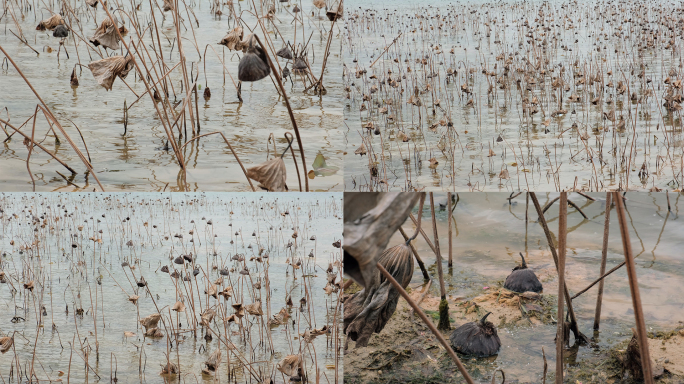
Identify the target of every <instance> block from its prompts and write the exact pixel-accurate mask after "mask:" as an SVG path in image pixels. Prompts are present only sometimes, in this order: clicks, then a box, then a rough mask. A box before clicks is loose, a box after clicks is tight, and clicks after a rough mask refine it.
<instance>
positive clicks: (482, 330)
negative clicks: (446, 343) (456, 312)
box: [449, 312, 501, 357]
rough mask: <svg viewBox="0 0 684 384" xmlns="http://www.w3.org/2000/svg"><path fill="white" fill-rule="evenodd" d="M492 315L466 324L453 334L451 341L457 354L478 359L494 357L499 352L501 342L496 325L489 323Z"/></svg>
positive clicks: (450, 337)
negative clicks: (488, 318) (488, 319)
mask: <svg viewBox="0 0 684 384" xmlns="http://www.w3.org/2000/svg"><path fill="white" fill-rule="evenodd" d="M490 314H491V312H489V313H487V314H486V315H484V316H482V319H480V321H471V322H470V323H465V324H463V325H461V326H460V327H458V328H456V329H455V330H454V332H452V333H451V336H449V340H450V341H451V346H452V347H453V348H454V350H455V351H456V352H459V353H462V354H464V355H472V356H477V357H486V356H492V355H496V354H497V353H498V352H499V348H501V340H499V335H497V333H496V327H495V326H494V324H492V323H491V322H490V321H487V316H489V315H490Z"/></svg>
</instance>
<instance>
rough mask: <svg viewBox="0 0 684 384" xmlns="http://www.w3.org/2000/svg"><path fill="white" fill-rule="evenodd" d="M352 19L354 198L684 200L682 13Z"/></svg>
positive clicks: (567, 4)
mask: <svg viewBox="0 0 684 384" xmlns="http://www.w3.org/2000/svg"><path fill="white" fill-rule="evenodd" d="M346 5H347V7H348V9H349V15H348V18H347V20H346V24H345V27H346V29H345V32H346V33H345V35H344V38H343V46H344V47H343V50H344V52H345V55H344V65H345V67H344V68H345V72H344V87H345V95H346V97H347V103H346V105H345V114H344V117H345V123H346V125H347V128H348V131H347V133H346V136H347V140H348V145H347V154H346V156H345V167H346V170H347V171H346V172H345V190H355V191H367V190H374V191H385V190H393V191H398V190H406V191H412V190H421V189H422V188H426V189H427V190H434V191H439V190H442V191H446V190H451V191H510V190H520V189H524V190H536V191H560V190H567V189H569V188H578V189H585V190H591V191H602V190H607V189H615V188H622V189H636V190H650V189H658V188H659V189H664V188H668V189H679V188H681V184H682V176H683V175H682V151H681V142H682V129H681V128H682V126H681V118H680V112H679V109H680V105H679V104H680V103H679V100H680V98H679V96H677V95H680V94H681V92H680V85H679V82H678V81H679V79H681V78H682V75H681V72H682V64H681V57H680V56H681V51H680V49H679V45H680V44H681V38H682V37H681V36H682V35H681V33H680V32H681V31H680V29H679V28H677V27H674V25H675V24H676V23H678V21H677V20H678V17H679V16H678V15H680V14H681V10H680V9H679V4H678V3H676V2H628V3H619V4H618V3H614V2H606V1H585V0H582V1H543V2H542V1H524V2H520V1H509V2H484V1H475V2H448V3H444V4H442V3H440V6H439V7H437V6H434V4H430V3H429V2H425V1H399V2H387V1H385V2H373V3H372V4H368V3H367V2H363V1H358V0H352V1H348V2H347V4H346ZM673 44H674V45H673ZM673 100H674V101H673ZM666 102H668V103H669V104H668V106H667V107H666V106H665V105H664V104H665V103H666ZM362 145H363V147H364V148H363V149H362V150H359V148H361V146H362ZM357 150H359V152H360V153H362V152H364V150H365V152H366V154H365V155H361V154H356V152H357ZM431 160H432V161H431Z"/></svg>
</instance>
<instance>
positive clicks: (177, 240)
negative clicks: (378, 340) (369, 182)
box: [0, 193, 342, 383]
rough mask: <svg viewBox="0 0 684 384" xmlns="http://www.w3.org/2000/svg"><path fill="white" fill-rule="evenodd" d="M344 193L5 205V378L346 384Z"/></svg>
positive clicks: (0, 332)
mask: <svg viewBox="0 0 684 384" xmlns="http://www.w3.org/2000/svg"><path fill="white" fill-rule="evenodd" d="M341 203H342V202H341V199H340V197H339V196H338V197H335V196H331V195H330V194H327V193H326V194H321V193H313V194H307V195H301V196H300V197H298V198H294V197H291V195H286V194H276V195H266V194H263V195H261V194H260V195H256V194H239V193H235V194H230V195H228V194H212V193H206V194H171V193H165V194H160V193H147V194H142V193H141V194H135V193H133V194H132V193H127V194H119V193H112V194H61V193H47V194H35V193H5V194H2V195H1V196H0V225H1V226H2V235H0V236H1V237H0V298H1V299H0V381H2V382H3V383H28V382H48V381H51V382H66V383H69V382H72V383H87V382H120V383H136V382H141V383H161V382H175V383H186V382H187V383H199V382H201V383H290V382H293V381H298V382H316V383H339V382H341V380H342V357H341V356H342V354H341V352H342V351H341V346H342V338H341V334H340V332H339V327H338V326H337V324H339V323H340V321H339V319H340V317H341V312H342V306H341V302H340V300H339V296H340V295H341V289H340V283H341V273H342V272H341V269H342V268H341V261H340V260H341V256H340V248H339V247H340V238H341V228H342V221H341V219H340V217H341Z"/></svg>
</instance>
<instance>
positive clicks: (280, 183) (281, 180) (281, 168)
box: [247, 157, 288, 192]
mask: <svg viewBox="0 0 684 384" xmlns="http://www.w3.org/2000/svg"><path fill="white" fill-rule="evenodd" d="M247 177H249V178H250V179H252V180H256V181H257V182H259V184H260V185H259V186H260V187H262V188H264V189H266V190H268V191H269V192H284V191H287V190H288V189H287V184H285V182H286V179H287V171H286V169H285V161H283V159H282V158H280V157H276V158H273V159H271V160H268V161H266V162H264V163H261V164H259V165H257V166H255V167H252V168H248V169H247Z"/></svg>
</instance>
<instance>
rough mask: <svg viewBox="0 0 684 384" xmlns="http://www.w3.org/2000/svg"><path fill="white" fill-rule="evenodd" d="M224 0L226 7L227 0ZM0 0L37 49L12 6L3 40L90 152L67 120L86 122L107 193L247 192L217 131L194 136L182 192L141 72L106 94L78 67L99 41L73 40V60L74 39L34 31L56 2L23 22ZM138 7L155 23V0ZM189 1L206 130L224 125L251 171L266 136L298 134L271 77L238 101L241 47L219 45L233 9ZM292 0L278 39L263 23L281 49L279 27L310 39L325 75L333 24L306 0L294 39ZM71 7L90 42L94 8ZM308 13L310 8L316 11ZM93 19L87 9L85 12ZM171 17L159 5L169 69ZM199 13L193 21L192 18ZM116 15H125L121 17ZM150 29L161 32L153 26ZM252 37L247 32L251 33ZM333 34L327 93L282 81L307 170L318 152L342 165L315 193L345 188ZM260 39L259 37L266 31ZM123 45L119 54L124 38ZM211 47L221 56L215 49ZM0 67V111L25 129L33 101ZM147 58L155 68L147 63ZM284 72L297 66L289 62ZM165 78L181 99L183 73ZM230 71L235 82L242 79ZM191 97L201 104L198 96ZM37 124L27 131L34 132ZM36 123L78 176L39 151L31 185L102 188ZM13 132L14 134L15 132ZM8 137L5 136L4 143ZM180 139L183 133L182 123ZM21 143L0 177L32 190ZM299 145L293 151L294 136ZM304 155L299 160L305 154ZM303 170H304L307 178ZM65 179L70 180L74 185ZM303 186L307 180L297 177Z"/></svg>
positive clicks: (193, 67)
mask: <svg viewBox="0 0 684 384" xmlns="http://www.w3.org/2000/svg"><path fill="white" fill-rule="evenodd" d="M160 3H161V2H160ZM220 3H221V4H224V3H225V4H227V3H226V2H220ZM234 3H235V10H236V12H237V13H241V12H242V17H243V20H244V21H245V23H246V24H247V25H248V26H249V27H250V28H254V27H255V26H257V22H256V19H255V18H254V17H253V16H252V14H251V13H250V12H251V10H250V9H251V8H252V5H251V4H252V2H251V1H235V2H234ZM2 4H3V10H4V9H10V10H11V11H12V12H14V14H15V15H16V17H17V20H18V21H19V25H20V26H21V29H22V30H23V33H24V35H25V36H26V38H27V40H28V41H29V43H30V45H31V46H32V47H33V48H34V49H36V50H37V51H39V52H40V54H39V55H36V53H34V52H33V51H32V50H31V49H30V48H29V47H27V46H26V45H24V44H23V43H21V42H20V41H19V39H17V38H16V37H15V36H14V35H12V33H11V32H10V31H13V32H15V33H17V27H16V25H15V23H14V21H13V19H12V18H11V17H10V16H9V15H10V14H9V13H8V14H7V15H5V17H3V18H1V19H0V31H1V32H0V45H2V47H3V48H4V49H5V50H6V51H7V52H8V53H9V55H10V56H11V57H12V58H13V59H14V60H15V61H16V62H17V65H18V66H19V68H20V69H21V70H22V71H23V73H24V75H25V76H26V77H27V79H28V80H29V81H30V82H31V84H32V85H33V87H34V88H35V89H36V91H37V92H38V94H39V95H40V96H41V97H42V98H43V100H44V101H45V102H46V104H47V105H48V106H49V107H50V108H51V109H52V111H53V113H54V114H55V115H56V117H57V119H58V120H59V121H60V123H61V124H62V125H63V126H64V127H65V129H66V130H67V132H68V134H69V135H70V136H71V138H72V139H73V140H74V141H75V142H76V143H77V144H78V147H79V148H80V149H81V151H83V152H84V153H85V152H86V151H85V147H84V146H83V143H82V142H81V139H80V136H79V134H78V132H77V131H76V129H75V128H74V127H73V125H72V123H71V122H70V121H69V120H67V119H70V120H71V121H73V123H75V124H76V125H77V126H78V127H79V128H80V130H81V133H82V134H83V139H84V141H85V143H86V144H87V147H88V151H89V153H90V157H91V161H92V164H93V167H94V169H95V172H96V174H97V177H98V178H99V179H100V181H101V182H102V184H103V186H104V188H105V189H106V190H107V191H113V190H129V191H130V190H138V191H179V190H187V191H214V190H215V191H248V190H249V185H248V184H247V181H246V179H245V176H244V175H243V173H242V171H241V169H240V167H239V165H238V164H237V162H236V160H235V158H234V157H233V155H232V153H231V151H230V149H229V148H228V146H227V145H226V144H225V142H224V141H223V140H222V139H220V136H217V135H213V136H209V137H205V138H202V139H200V140H199V142H197V141H194V142H192V143H191V144H188V146H187V147H186V148H185V150H184V152H185V160H186V163H187V165H188V167H187V168H188V171H187V188H186V187H184V186H183V183H182V182H181V181H179V179H180V175H179V173H180V167H179V165H178V163H177V162H176V160H175V156H174V153H173V150H170V151H166V150H163V147H164V146H165V144H166V142H167V135H166V133H165V131H164V128H163V126H162V124H161V122H160V120H159V118H158V117H157V114H156V112H155V109H154V106H153V105H152V101H151V99H150V97H149V96H147V95H145V96H144V97H142V98H141V100H140V101H138V102H137V103H136V104H135V105H133V103H134V102H135V101H136V99H137V96H136V95H135V94H137V95H143V93H144V92H145V85H144V84H143V82H142V81H140V78H139V77H138V76H136V75H135V74H134V73H129V75H128V77H127V78H126V82H127V84H128V85H130V87H131V88H132V89H133V92H135V94H134V93H133V92H132V91H131V90H129V88H128V87H127V86H126V85H125V84H124V83H123V82H122V81H121V79H116V80H115V82H114V86H113V89H112V91H109V92H108V91H106V90H105V89H104V88H103V87H101V86H100V85H98V84H97V81H95V79H94V78H93V76H92V74H91V73H90V71H89V70H88V69H87V68H85V67H84V68H83V69H82V70H81V69H80V67H78V66H77V64H78V63H81V64H83V65H87V64H88V63H89V62H90V61H91V60H98V59H100V58H101V57H100V54H102V55H105V54H106V53H105V50H104V49H102V47H99V49H98V51H97V52H95V51H93V50H91V49H88V48H87V47H86V45H85V43H83V42H82V41H80V40H78V38H76V41H77V43H78V55H77V53H76V49H75V48H74V38H73V37H72V35H70V36H69V38H68V39H66V41H65V43H64V47H62V51H61V53H60V54H59V55H58V48H59V39H58V38H54V37H52V33H51V32H49V31H47V32H40V31H36V30H35V26H36V25H37V24H38V22H39V21H41V20H42V19H44V18H47V17H49V15H50V14H49V12H48V11H47V10H46V8H45V7H47V6H50V7H52V9H59V6H58V5H57V3H54V2H48V3H41V5H40V6H38V5H37V4H36V7H38V8H32V9H31V10H24V12H23V15H24V17H23V18H22V16H21V13H22V12H21V7H20V6H19V5H18V4H17V3H16V2H14V1H9V0H7V1H3V3H2ZM137 4H138V3H136V5H137ZM140 4H142V6H141V10H140V11H138V12H137V17H138V18H139V19H140V21H141V24H142V25H143V26H144V27H145V28H146V27H147V23H148V21H150V22H151V16H150V12H149V9H150V8H149V7H150V3H149V2H145V1H143V2H141V3H140ZM181 4H182V2H181ZM187 4H188V7H189V8H190V9H191V11H192V12H193V13H194V15H192V13H191V14H190V15H188V14H186V12H185V9H183V10H182V12H181V17H183V19H184V20H185V24H184V28H182V34H181V36H182V39H183V40H182V43H183V50H184V52H185V57H186V62H187V68H188V73H189V74H190V72H191V71H192V76H193V77H196V79H197V83H198V84H199V85H200V86H201V89H200V90H199V103H198V105H199V121H200V133H209V132H214V131H219V132H223V133H224V134H225V135H226V137H227V139H228V140H229V141H230V142H231V145H232V146H233V148H234V149H235V150H236V152H237V153H238V156H239V157H240V160H241V161H242V162H243V163H244V165H245V167H250V166H254V165H257V164H259V163H261V162H263V161H266V160H267V141H268V139H269V135H271V134H273V135H274V136H275V139H276V141H277V151H278V152H279V153H281V152H282V151H283V150H284V149H285V147H286V144H287V142H286V140H285V138H284V137H283V134H284V133H285V132H288V131H289V132H292V133H293V134H294V131H293V128H292V124H291V122H290V119H289V115H288V111H287V108H286V106H285V103H284V101H283V99H281V98H280V99H279V98H278V92H277V91H276V89H275V88H274V83H273V82H272V81H271V80H269V79H268V78H266V79H264V80H262V81H259V82H256V83H243V84H242V98H243V100H244V102H243V103H239V102H238V98H237V92H236V86H235V85H234V84H235V83H237V81H238V80H237V66H238V62H239V58H240V57H241V56H242V53H239V55H238V54H235V52H234V51H229V50H228V49H225V52H223V48H224V47H223V46H221V45H219V44H218V42H219V41H221V39H222V38H223V37H224V36H225V35H226V33H227V32H228V31H230V30H231V29H232V28H233V27H234V26H235V21H234V20H233V19H232V18H229V17H227V16H228V15H229V14H230V12H229V8H228V6H227V5H225V4H224V5H222V8H221V9H222V10H223V13H224V14H223V15H222V16H221V17H215V16H214V15H213V14H212V12H211V2H209V1H192V2H187ZM293 4H294V3H286V4H284V3H280V2H276V5H277V11H276V18H277V19H276V20H275V22H274V25H275V27H276V28H277V30H278V31H280V32H279V34H278V36H277V37H276V36H274V33H273V31H274V27H273V26H272V25H271V24H269V23H267V26H266V27H267V29H268V30H269V33H270V37H271V39H273V44H274V45H275V47H276V49H280V48H281V46H282V45H283V44H284V43H283V41H282V37H281V35H280V33H282V36H285V39H287V40H288V41H290V43H296V44H301V42H302V40H303V39H304V37H305V38H306V39H307V40H308V39H309V38H310V40H309V61H310V63H311V67H312V68H313V71H314V74H315V76H316V78H318V77H319V75H320V69H321V66H322V58H323V53H324V51H325V46H326V42H327V38H328V31H329V30H330V25H331V23H330V22H329V21H328V19H327V18H326V17H325V9H323V10H321V11H319V10H318V9H317V8H315V7H314V6H313V5H312V4H311V2H302V3H298V4H299V7H300V8H301V9H302V13H300V15H303V18H304V29H302V26H301V24H299V25H298V26H297V31H296V32H297V34H296V38H295V27H294V25H295V24H294V23H292V21H293V18H294V17H293V16H292V15H293V14H292V13H291V12H292V8H293ZM71 5H72V7H74V10H75V13H76V14H77V15H78V17H79V20H80V23H81V26H82V29H83V34H84V35H85V36H84V38H86V39H87V38H89V37H90V36H91V34H92V33H93V32H94V30H95V28H96V24H95V22H94V21H93V18H92V12H93V11H92V8H90V7H87V6H86V5H85V2H81V1H79V2H72V4H71ZM257 6H258V3H257ZM121 7H122V8H123V9H124V10H126V11H127V12H129V13H131V8H132V6H131V4H130V3H125V2H123V3H122V5H121ZM155 9H156V6H155ZM8 12H9V11H8ZM312 12H313V13H314V15H313V16H312ZM87 15H91V16H89V17H88V16H87ZM164 16H165V17H166V19H165V20H164V19H163V16H162V14H161V12H160V10H159V9H156V12H155V18H156V22H157V23H158V25H159V33H160V40H161V42H162V49H163V56H164V60H165V64H166V65H167V66H168V67H169V68H172V67H173V66H174V65H175V64H177V63H178V62H179V54H178V52H179V51H178V44H177V42H176V41H175V40H176V32H175V28H174V27H173V20H172V16H171V13H170V12H167V13H164ZM195 16H196V18H197V19H196V20H197V22H195ZM105 17H106V13H105V12H104V11H103V10H102V7H101V6H98V7H97V9H96V19H97V23H98V25H99V23H100V22H101V21H102V20H103V19H104V18H105ZM120 19H126V18H125V17H120ZM190 21H192V23H193V25H192V27H193V28H192V29H191V28H190V25H189V23H190ZM126 27H127V28H129V29H130V27H131V26H130V22H129V21H128V20H126ZM152 30H154V28H153V27H152ZM48 32H49V33H48ZM77 32H78V33H79V34H80V31H78V30H77ZM248 32H249V31H248V30H247V29H246V28H245V33H248ZM302 32H303V33H302ZM338 34H339V26H338V25H336V26H335V28H334V33H333V41H332V44H331V48H330V55H329V58H328V61H327V65H326V71H325V75H324V85H325V87H326V89H327V94H326V95H324V96H321V97H319V96H317V95H315V94H314V93H313V92H311V91H308V92H306V93H304V92H303V91H304V86H303V85H302V81H301V80H298V82H295V83H291V82H290V81H287V82H286V83H285V84H284V86H285V89H286V92H287V93H288V96H289V98H290V104H291V106H292V109H293V113H294V116H295V119H296V120H297V123H298V126H299V129H300V132H301V135H302V141H303V145H304V149H305V156H306V163H307V169H308V170H310V169H311V168H312V164H313V162H314V159H315V158H316V155H317V154H319V153H320V154H322V155H323V156H324V157H325V158H326V159H327V164H328V165H329V166H334V167H338V168H340V171H338V172H337V173H334V174H332V175H329V176H321V177H316V178H315V179H314V180H310V189H311V190H316V191H326V190H341V189H342V171H341V169H342V153H343V150H344V144H343V140H344V138H343V134H342V132H341V131H340V130H339V128H340V126H341V125H342V101H341V97H342V96H341V95H342V92H341V86H340V83H341V81H340V80H341V76H339V75H338V74H339V73H340V67H341V61H340V39H339V37H338ZM132 35H135V32H133V31H129V34H128V35H127V36H125V37H124V38H125V39H126V41H127V42H129V41H130V39H131V38H132V37H133V36H132ZM259 35H262V34H261V32H259ZM262 38H263V36H262ZM155 40H156V35H155ZM144 41H145V43H146V44H147V47H148V49H149V50H151V49H152V48H151V46H152V41H151V39H150V33H146V34H145V38H144ZM195 42H197V45H198V46H197V47H195ZM155 44H156V41H155ZM121 46H122V48H121V49H122V50H123V49H124V48H123V44H121ZM208 46H210V47H208ZM48 47H49V48H51V49H52V52H51V53H48ZM172 47H173V48H172ZM64 48H66V51H67V52H68V54H69V58H67V56H66V54H65V52H64ZM212 48H213V49H214V50H215V51H216V52H217V53H214V51H213V50H212ZM198 51H199V52H198ZM205 51H206V54H205ZM107 54H112V52H111V51H108V52H107ZM117 54H125V52H123V51H120V52H117ZM153 55H154V53H153ZM219 57H220V58H221V60H225V66H226V68H227V71H228V73H226V74H225V75H224V73H223V69H222V65H221V62H220V61H219V59H218V58H219ZM3 59H4V56H3ZM279 62H280V65H281V66H284V65H285V61H284V60H283V59H279ZM4 64H5V66H3V68H2V70H0V85H1V86H2V92H1V94H0V109H2V117H1V118H3V119H7V112H8V111H9V116H10V123H11V124H13V125H15V126H19V125H21V124H22V123H23V122H24V121H25V120H26V119H28V118H29V117H30V116H31V115H33V113H34V111H35V108H36V104H38V100H37V99H36V97H35V96H34V94H33V93H32V92H31V90H30V89H29V87H28V86H27V85H26V84H25V83H24V81H23V80H22V78H21V77H20V76H19V75H18V73H17V72H16V70H15V69H14V68H13V67H12V66H11V65H10V68H9V69H8V68H7V65H6V64H7V63H4ZM147 65H148V66H149V63H148V64H147ZM75 67H76V68H77V74H78V78H79V82H80V85H79V86H78V87H77V88H75V89H72V87H71V86H70V84H69V79H70V75H71V72H72V69H74V68H75ZM289 67H292V65H291V63H290V65H289ZM198 68H199V72H198ZM132 72H135V71H132ZM169 78H170V79H171V80H172V82H171V84H172V86H173V89H172V90H169V92H170V99H171V101H172V102H174V101H179V100H182V99H183V98H184V97H185V91H183V92H181V88H182V86H181V81H182V72H181V71H180V68H176V69H175V70H174V71H173V72H172V73H171V75H170V76H169ZM231 78H232V79H234V81H235V83H234V82H233V80H231ZM185 86H187V85H185ZM169 87H171V85H170V86H169ZM205 87H209V88H210V90H211V98H210V99H209V100H208V101H205V100H204V98H203V97H202V93H203V92H204V88H205ZM173 92H175V94H174V93H173ZM124 102H126V103H127V106H129V107H130V109H129V111H128V114H129V117H128V128H127V133H126V135H125V136H123V133H124V126H123V122H124V120H123V117H124V108H123V107H124ZM192 102H193V103H194V97H193V99H192ZM131 106H132V107H131ZM193 106H194V104H193ZM5 108H7V110H6V109H5ZM179 109H180V107H179ZM193 109H194V108H193ZM193 113H194V112H193ZM30 124H31V123H29V125H28V127H24V128H23V130H24V131H25V132H28V133H29V134H30V130H31V125H30ZM186 128H187V129H185V128H184V129H183V134H184V138H183V139H180V140H179V141H180V143H181V144H182V143H184V142H185V137H186V136H187V135H192V127H191V124H190V122H188V123H187V127H186ZM36 130H37V134H36V136H37V137H38V138H40V139H41V140H43V141H42V144H43V145H44V146H45V147H46V148H47V149H48V150H50V151H53V152H54V153H55V154H56V155H57V156H58V157H59V158H61V159H62V160H63V161H65V162H66V163H67V164H69V165H70V166H71V167H72V168H74V169H75V170H76V171H77V172H78V173H77V174H76V175H75V176H74V177H72V176H71V175H70V172H69V171H67V170H66V169H64V168H63V167H61V166H60V165H59V164H56V163H55V161H54V160H53V159H52V158H50V157H49V156H48V155H46V154H44V153H41V151H40V150H39V149H37V150H36V151H34V153H33V155H32V157H31V172H32V174H33V175H34V178H35V179H36V181H35V183H36V190H39V191H74V190H87V191H92V190H93V187H97V184H96V182H95V180H94V179H93V177H92V175H88V174H87V172H85V171H86V170H87V169H86V168H85V166H84V165H83V164H82V163H81V161H80V160H79V158H78V157H77V155H76V153H74V151H73V150H72V149H71V148H70V147H69V145H68V143H67V142H66V140H64V138H63V137H60V140H61V145H56V143H55V138H54V135H53V134H52V133H49V134H46V132H47V130H48V126H47V123H46V121H45V119H44V118H43V119H39V120H38V123H37V126H36ZM8 131H11V130H10V129H9V128H8ZM5 138H6V137H5V135H4V134H3V140H4V139H5ZM176 138H178V131H177V130H176ZM22 142H23V139H22V138H18V135H15V137H14V138H13V140H12V141H11V142H10V143H5V144H4V145H3V148H1V149H0V161H1V162H2V164H3V171H2V174H1V176H0V188H1V189H2V190H5V191H26V190H31V189H32V188H33V185H32V183H31V178H30V177H29V175H28V172H27V170H26V164H25V162H26V157H27V155H28V150H27V148H26V147H25V146H24V145H23V144H22ZM269 147H270V148H271V149H270V150H271V153H272V152H273V144H272V143H271V144H270V146H269ZM294 147H295V149H297V145H296V143H295V146H294ZM297 156H298V157H299V154H298V155H297ZM297 162H298V164H299V168H300V172H302V169H301V168H302V164H301V158H298V159H297ZM285 164H286V167H287V175H288V186H289V188H290V190H299V186H298V182H297V172H296V170H295V167H294V164H293V162H292V155H291V154H288V155H286V156H285ZM57 172H59V173H61V174H62V175H64V177H62V176H60V175H59V174H58V173H57ZM302 177H304V175H303V174H302ZM66 179H69V183H68V182H67V181H66ZM303 184H304V180H302V185H303ZM255 187H256V183H255Z"/></svg>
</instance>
